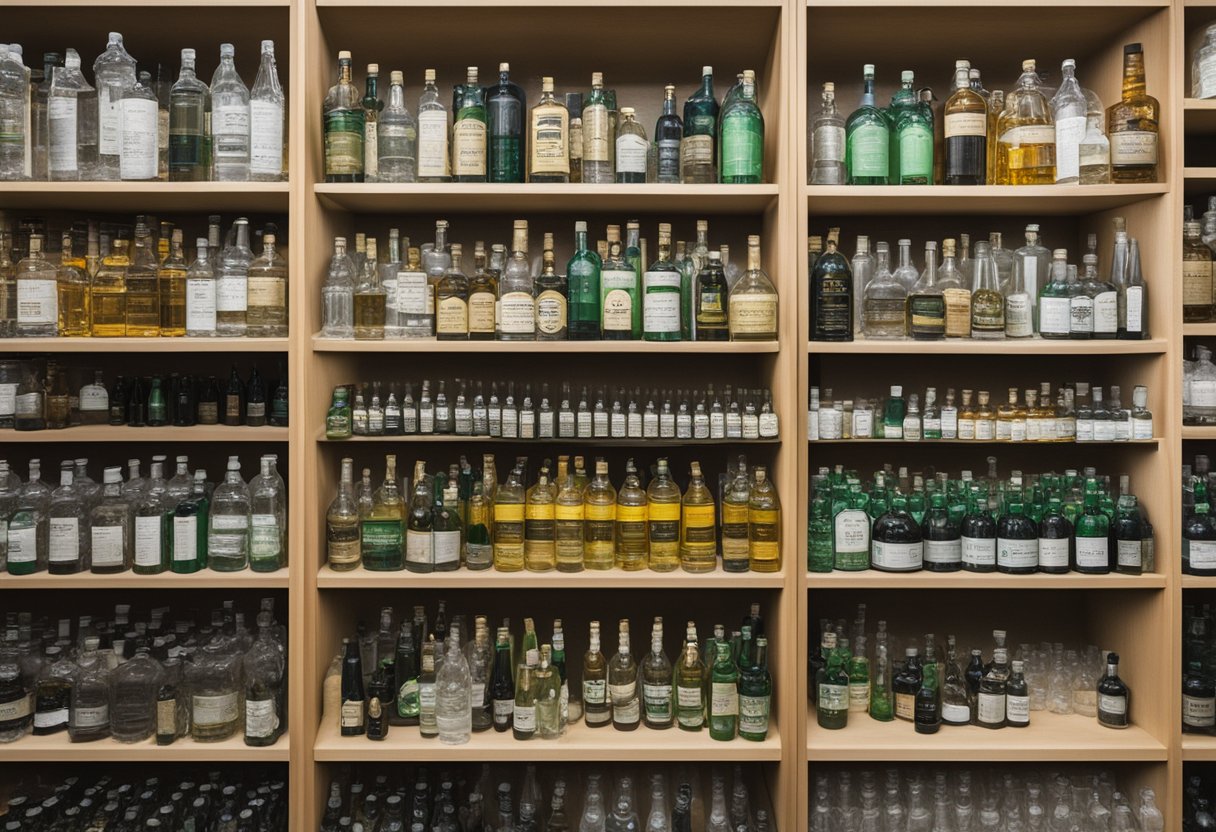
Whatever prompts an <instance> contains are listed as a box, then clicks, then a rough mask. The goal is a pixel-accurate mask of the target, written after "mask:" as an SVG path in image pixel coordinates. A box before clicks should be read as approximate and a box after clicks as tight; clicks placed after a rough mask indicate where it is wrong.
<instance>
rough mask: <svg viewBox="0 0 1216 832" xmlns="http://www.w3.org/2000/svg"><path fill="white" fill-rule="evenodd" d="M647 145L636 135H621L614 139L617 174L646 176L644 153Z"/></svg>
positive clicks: (648, 146) (644, 140)
mask: <svg viewBox="0 0 1216 832" xmlns="http://www.w3.org/2000/svg"><path fill="white" fill-rule="evenodd" d="M649 149H650V145H649V143H648V142H647V141H646V139H644V138H643V137H642V136H639V135H638V134H636V133H621V134H620V135H619V136H617V137H616V171H617V173H640V174H642V175H643V176H645V174H646V152H647V151H648V150H649Z"/></svg>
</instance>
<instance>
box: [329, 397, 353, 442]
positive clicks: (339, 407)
mask: <svg viewBox="0 0 1216 832" xmlns="http://www.w3.org/2000/svg"><path fill="white" fill-rule="evenodd" d="M350 436H351V412H350V391H349V390H348V389H347V388H346V387H345V386H343V385H340V386H338V387H335V388H334V398H333V404H331V405H330V406H329V413H327V414H326V416H325V438H326V439H350Z"/></svg>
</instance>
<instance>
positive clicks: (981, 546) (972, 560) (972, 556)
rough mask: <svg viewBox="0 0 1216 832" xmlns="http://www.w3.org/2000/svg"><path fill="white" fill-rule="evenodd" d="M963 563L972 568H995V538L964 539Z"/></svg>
mask: <svg viewBox="0 0 1216 832" xmlns="http://www.w3.org/2000/svg"><path fill="white" fill-rule="evenodd" d="M963 563H969V564H972V565H973V566H996V538H992V537H964V538H963Z"/></svg>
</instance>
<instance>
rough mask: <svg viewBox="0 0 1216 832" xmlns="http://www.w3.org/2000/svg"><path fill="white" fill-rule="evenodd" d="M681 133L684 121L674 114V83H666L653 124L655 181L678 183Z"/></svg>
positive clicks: (682, 132) (682, 133)
mask: <svg viewBox="0 0 1216 832" xmlns="http://www.w3.org/2000/svg"><path fill="white" fill-rule="evenodd" d="M683 135H684V122H683V121H681V120H680V117H679V116H678V115H676V88H675V85H674V84H668V85H667V86H665V87H664V88H663V112H662V113H661V114H660V115H659V118H658V120H657V121H656V122H655V125H654V145H655V154H656V157H657V158H656V162H655V168H656V174H655V181H657V182H659V183H661V184H674V185H678V184H679V183H680V140H681V139H682V138H683Z"/></svg>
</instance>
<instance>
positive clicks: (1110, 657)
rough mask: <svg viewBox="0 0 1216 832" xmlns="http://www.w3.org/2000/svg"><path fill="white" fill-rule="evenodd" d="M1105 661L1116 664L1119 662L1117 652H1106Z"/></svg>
mask: <svg viewBox="0 0 1216 832" xmlns="http://www.w3.org/2000/svg"><path fill="white" fill-rule="evenodd" d="M1106 663H1107V664H1118V663H1119V654H1118V653H1107V654H1106Z"/></svg>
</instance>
